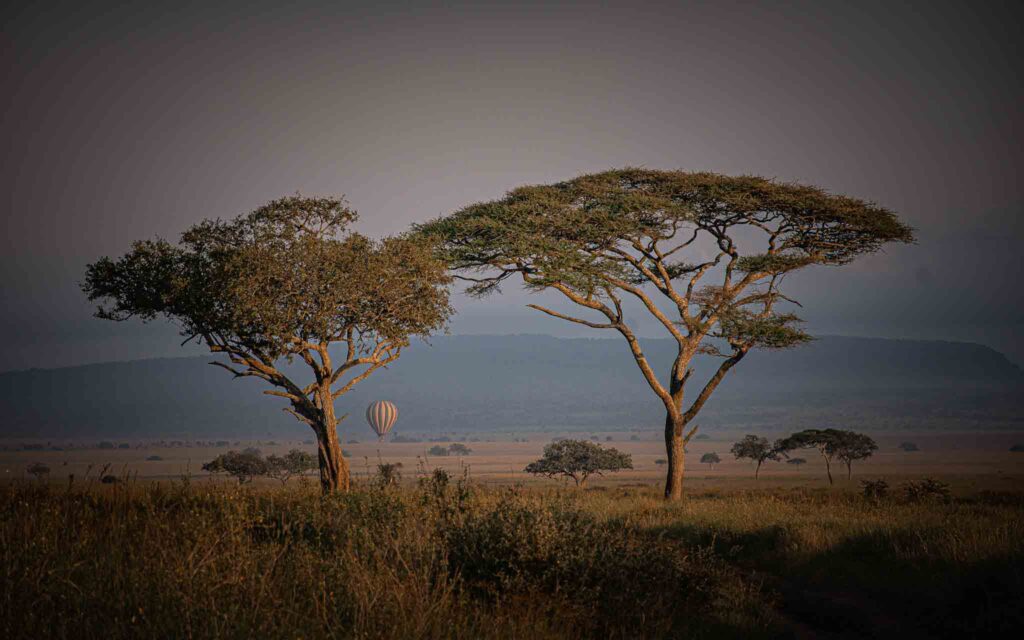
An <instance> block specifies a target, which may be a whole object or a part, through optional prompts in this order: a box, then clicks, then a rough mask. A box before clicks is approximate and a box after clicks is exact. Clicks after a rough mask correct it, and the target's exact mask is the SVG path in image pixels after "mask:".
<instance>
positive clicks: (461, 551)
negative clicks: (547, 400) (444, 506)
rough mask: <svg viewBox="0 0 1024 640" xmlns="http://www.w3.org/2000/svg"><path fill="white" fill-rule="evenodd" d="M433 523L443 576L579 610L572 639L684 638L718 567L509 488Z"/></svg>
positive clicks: (706, 606) (704, 557)
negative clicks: (445, 568)
mask: <svg viewBox="0 0 1024 640" xmlns="http://www.w3.org/2000/svg"><path fill="white" fill-rule="evenodd" d="M440 524H441V526H442V529H441V531H440V534H441V535H442V536H443V537H444V540H445V547H446V549H447V552H448V563H449V572H450V575H453V576H459V577H460V578H461V579H462V580H464V581H465V582H466V584H467V587H468V588H469V589H470V591H471V593H474V594H476V595H477V596H478V597H482V598H485V599H488V600H493V601H495V602H507V601H515V600H516V599H523V598H527V597H536V596H537V595H541V594H543V596H542V599H543V600H544V601H546V602H547V603H548V606H550V610H551V613H552V614H555V615H559V616H561V615H566V614H567V613H568V612H571V611H577V612H586V613H585V614H584V615H581V616H579V617H578V618H577V619H576V625H577V627H576V628H575V629H573V636H574V637H688V635H689V634H688V632H687V631H688V629H689V628H691V625H694V626H696V625H698V624H700V623H698V622H697V620H698V619H699V618H703V621H702V622H703V623H704V624H708V623H709V619H710V618H711V617H712V615H711V614H712V611H713V609H714V607H715V592H716V590H717V589H718V588H719V585H720V584H721V583H722V581H723V580H724V578H725V573H726V572H725V570H724V567H723V566H721V565H719V564H718V562H717V561H716V560H714V559H713V557H712V556H710V554H701V553H694V552H692V551H691V550H689V549H688V548H686V547H683V546H681V545H679V544H677V543H673V542H670V541H667V540H663V539H662V540H659V539H655V538H651V537H649V536H646V535H644V532H643V531H642V530H640V529H638V528H635V527H632V526H627V525H623V524H608V523H605V522H601V521H599V520H598V519H596V518H595V517H594V516H592V515H590V514H588V513H586V512H583V511H581V510H579V509H577V508H574V507H573V506H572V505H571V504H570V503H568V502H565V501H549V502H546V503H545V502H541V501H538V500H535V499H531V498H529V497H526V496H524V495H522V494H520V493H518V492H517V491H516V490H514V489H510V490H506V491H504V492H503V493H502V495H501V498H500V499H499V500H498V502H497V503H496V504H494V505H493V506H492V507H486V506H484V505H474V508H473V509H471V510H468V511H466V512H465V513H463V514H461V516H460V517H457V518H455V519H451V520H444V521H443V522H441V523H440ZM641 603H642V604H641ZM701 611H703V612H704V614H703V616H696V617H695V615H694V614H695V613H697V612H701ZM705 628H707V627H705Z"/></svg>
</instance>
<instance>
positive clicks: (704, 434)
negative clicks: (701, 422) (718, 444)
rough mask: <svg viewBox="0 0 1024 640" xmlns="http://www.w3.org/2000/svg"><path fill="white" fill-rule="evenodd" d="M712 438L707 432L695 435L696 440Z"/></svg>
mask: <svg viewBox="0 0 1024 640" xmlns="http://www.w3.org/2000/svg"><path fill="white" fill-rule="evenodd" d="M710 439H711V436H709V435H708V434H706V433H698V434H697V435H696V436H694V440H710Z"/></svg>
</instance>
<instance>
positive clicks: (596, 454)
mask: <svg viewBox="0 0 1024 640" xmlns="http://www.w3.org/2000/svg"><path fill="white" fill-rule="evenodd" d="M632 468H633V458H632V456H630V455H629V454H628V453H623V452H621V451H619V450H618V449H615V448H612V447H608V448H605V447H602V446H601V445H599V444H595V443H593V442H588V441H586V440H562V441H560V442H553V443H551V444H549V445H547V446H545V447H544V457H542V458H541V459H540V460H537V461H535V462H531V463H530V464H528V465H526V472H527V473H532V474H535V475H543V476H547V477H549V478H554V477H555V476H564V477H567V478H572V479H573V480H574V481H575V482H576V486H577V487H584V486H586V484H587V478H589V477H590V476H591V475H593V474H597V475H603V474H604V472H605V471H609V472H614V471H621V470H622V469H632Z"/></svg>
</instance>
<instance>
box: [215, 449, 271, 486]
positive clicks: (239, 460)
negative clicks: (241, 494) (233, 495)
mask: <svg viewBox="0 0 1024 640" xmlns="http://www.w3.org/2000/svg"><path fill="white" fill-rule="evenodd" d="M203 471H209V472H210V473H226V474H228V475H229V476H231V477H233V478H236V479H237V480H238V484H245V483H247V482H252V481H253V478H255V477H257V476H263V475H266V474H267V471H268V467H267V461H266V460H264V459H263V457H262V456H260V455H259V453H258V452H257V453H253V452H252V451H251V450H246V451H243V452H241V453H239V452H237V451H228V452H227V453H222V454H221V455H219V456H217V457H216V458H214V459H213V460H211V461H210V462H207V463H206V464H204V465H203Z"/></svg>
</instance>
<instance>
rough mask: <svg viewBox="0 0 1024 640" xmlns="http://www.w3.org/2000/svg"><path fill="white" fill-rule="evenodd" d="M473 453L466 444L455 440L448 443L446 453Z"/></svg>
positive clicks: (465, 454) (458, 454)
mask: <svg viewBox="0 0 1024 640" xmlns="http://www.w3.org/2000/svg"><path fill="white" fill-rule="evenodd" d="M471 453H473V450H472V449H470V448H469V447H467V446H466V445H464V444H462V443H459V442H456V443H454V444H450V445H448V455H450V456H468V455H469V454H471Z"/></svg>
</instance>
